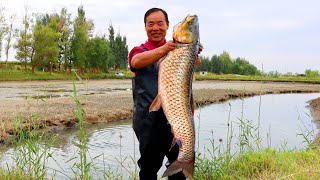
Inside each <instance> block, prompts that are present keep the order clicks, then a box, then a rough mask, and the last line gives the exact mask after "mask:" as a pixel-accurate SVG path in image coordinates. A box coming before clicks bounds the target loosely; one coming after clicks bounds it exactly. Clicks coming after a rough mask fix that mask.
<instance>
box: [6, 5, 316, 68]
mask: <svg viewBox="0 0 320 180" xmlns="http://www.w3.org/2000/svg"><path fill="white" fill-rule="evenodd" d="M25 5H28V7H29V11H30V13H33V12H34V13H35V12H37V13H55V12H56V13H59V12H60V10H61V8H63V7H65V8H67V10H68V12H69V13H72V17H73V18H74V17H75V16H76V15H77V8H78V7H79V6H80V5H83V7H84V10H85V12H86V17H87V18H89V19H92V20H93V22H94V25H95V29H94V33H95V34H97V35H102V34H107V33H108V27H109V25H110V23H112V25H113V27H114V28H115V31H116V33H118V32H120V34H121V35H122V36H126V37H127V44H128V47H129V51H130V50H131V49H132V48H133V47H134V46H138V45H140V44H141V43H144V42H145V41H146V40H147V36H146V32H145V30H144V22H143V17H144V13H145V12H146V11H147V10H148V9H150V8H152V7H159V8H162V9H164V10H166V11H167V13H168V15H169V21H170V25H169V30H168V33H167V37H166V39H167V40H170V39H172V28H173V27H174V25H175V24H177V23H179V22H180V21H181V20H182V19H183V18H184V17H185V16H186V15H188V14H197V15H198V17H199V26H200V40H201V43H202V44H203V46H204V49H203V51H202V52H201V55H203V56H207V57H211V56H213V55H219V54H221V53H222V52H223V51H227V52H228V53H229V54H230V56H231V58H233V59H235V58H237V57H240V58H245V59H246V60H248V61H249V62H250V63H251V64H254V65H255V66H256V67H257V68H258V69H259V70H263V71H264V72H269V71H278V72H280V73H287V72H292V73H304V71H305V70H306V69H312V70H319V71H320V11H319V7H320V1H318V0H304V1H301V0H262V1H254V0H241V1H239V0H227V1H222V0H193V1H186V0H184V1H182V0H161V1H160V0H159V1H154V0H82V1H81V0H63V1H62V0H50V1H48V0H0V7H1V6H2V7H4V8H5V13H6V15H7V17H9V15H11V14H13V13H14V14H16V16H17V18H16V20H15V26H16V27H19V26H21V24H22V16H23V15H24V13H25V10H24V6H25ZM2 57H3V59H4V57H5V55H4V52H2ZM10 59H14V50H13V49H12V50H11V51H10Z"/></svg>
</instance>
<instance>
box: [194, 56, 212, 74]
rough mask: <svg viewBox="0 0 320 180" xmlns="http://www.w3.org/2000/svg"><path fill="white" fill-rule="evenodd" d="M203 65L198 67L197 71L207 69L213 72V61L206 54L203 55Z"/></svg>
mask: <svg viewBox="0 0 320 180" xmlns="http://www.w3.org/2000/svg"><path fill="white" fill-rule="evenodd" d="M200 59H201V66H199V67H197V71H207V72H211V70H210V69H211V67H210V66H211V65H210V64H211V62H210V59H209V57H205V56H201V57H200Z"/></svg>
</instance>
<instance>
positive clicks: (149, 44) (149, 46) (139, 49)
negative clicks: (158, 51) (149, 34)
mask: <svg viewBox="0 0 320 180" xmlns="http://www.w3.org/2000/svg"><path fill="white" fill-rule="evenodd" d="M166 43H167V42H166V40H165V41H164V42H163V43H161V44H160V45H157V44H155V43H154V42H152V41H151V40H150V39H148V41H147V42H146V43H144V44H141V45H140V46H136V47H134V48H133V49H132V50H131V51H130V53H129V56H128V63H129V66H130V69H131V71H132V70H133V68H132V67H131V60H132V57H133V56H134V55H136V54H139V53H142V52H144V50H143V49H142V47H141V46H144V47H146V48H147V49H148V51H150V50H153V49H155V48H158V47H160V46H163V45H165V44H166ZM134 73H135V75H136V73H137V71H134Z"/></svg>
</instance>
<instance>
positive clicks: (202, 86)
mask: <svg viewBox="0 0 320 180" xmlns="http://www.w3.org/2000/svg"><path fill="white" fill-rule="evenodd" d="M75 85H76V89H77V96H78V98H79V101H80V102H81V105H82V107H83V109H84V110H85V114H86V120H87V122H88V123H98V122H109V121H117V120H123V119H130V118H131V117H132V102H133V101H132V91H131V80H114V79H110V80H90V81H86V82H84V83H80V82H76V83H75ZM312 92H320V85H317V84H306V83H286V82H253V81H250V82H246V81H195V82H194V83H193V94H194V100H195V102H196V103H197V106H200V105H207V104H211V103H216V102H221V101H226V100H228V99H231V98H238V97H246V96H254V95H260V93H261V94H279V93H312ZM73 96H74V91H73V82H72V81H23V82H17V81H14V82H0V139H1V140H5V139H6V138H7V137H8V136H9V135H10V134H13V133H14V131H15V127H17V126H18V125H19V126H22V127H23V128H25V129H27V130H28V129H32V128H33V127H34V126H36V125H39V126H44V125H46V127H48V129H49V130H50V131H57V130H62V129H64V128H70V127H73V126H74V125H75V124H76V118H75V116H74V115H73V111H74V110H75V109H76V104H75V99H74V98H73ZM310 108H311V110H312V114H313V116H314V120H315V121H317V122H318V124H319V122H320V98H317V99H315V100H312V101H310Z"/></svg>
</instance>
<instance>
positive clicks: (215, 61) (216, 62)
mask: <svg viewBox="0 0 320 180" xmlns="http://www.w3.org/2000/svg"><path fill="white" fill-rule="evenodd" d="M211 70H212V72H213V73H216V74H221V73H222V70H223V62H222V61H221V59H220V58H219V57H218V56H217V55H214V56H212V57H211Z"/></svg>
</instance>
